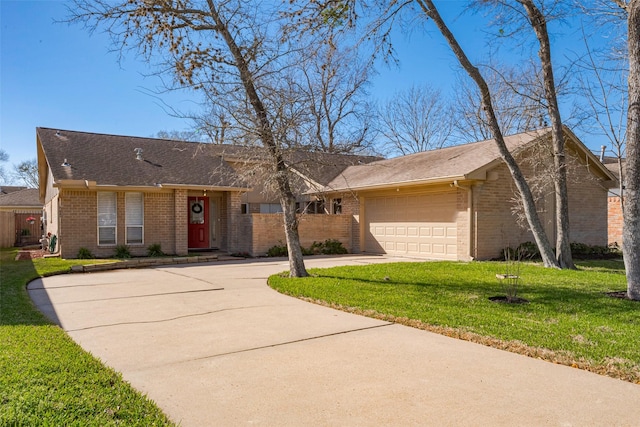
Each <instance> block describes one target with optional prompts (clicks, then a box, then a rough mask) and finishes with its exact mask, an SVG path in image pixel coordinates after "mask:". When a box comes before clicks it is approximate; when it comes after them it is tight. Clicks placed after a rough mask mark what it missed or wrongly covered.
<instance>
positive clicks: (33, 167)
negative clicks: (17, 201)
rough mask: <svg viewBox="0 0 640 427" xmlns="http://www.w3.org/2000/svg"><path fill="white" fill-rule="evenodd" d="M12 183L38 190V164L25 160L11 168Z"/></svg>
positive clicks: (34, 160)
mask: <svg viewBox="0 0 640 427" xmlns="http://www.w3.org/2000/svg"><path fill="white" fill-rule="evenodd" d="M13 176H14V181H18V182H23V183H24V185H26V186H27V187H29V188H38V185H39V184H38V182H39V178H38V162H37V161H36V159H32V160H25V161H23V162H20V163H18V164H17V165H14V166H13Z"/></svg>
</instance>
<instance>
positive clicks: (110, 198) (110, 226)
mask: <svg viewBox="0 0 640 427" xmlns="http://www.w3.org/2000/svg"><path fill="white" fill-rule="evenodd" d="M117 222H118V213H117V200H116V193H115V192H112V191H108V192H107V191H100V192H98V245H115V244H116V226H117Z"/></svg>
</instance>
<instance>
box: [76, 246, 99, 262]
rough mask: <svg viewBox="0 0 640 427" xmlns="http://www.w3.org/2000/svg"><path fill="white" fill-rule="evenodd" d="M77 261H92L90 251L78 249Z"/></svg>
mask: <svg viewBox="0 0 640 427" xmlns="http://www.w3.org/2000/svg"><path fill="white" fill-rule="evenodd" d="M76 258H78V259H93V258H95V256H93V254H92V253H91V251H90V250H89V249H87V248H80V249H78V255H76Z"/></svg>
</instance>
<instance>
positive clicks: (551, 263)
mask: <svg viewBox="0 0 640 427" xmlns="http://www.w3.org/2000/svg"><path fill="white" fill-rule="evenodd" d="M416 7H417V8H418V10H419V11H420V12H418V11H416V10H415V8H416ZM405 9H408V10H410V11H411V12H413V13H412V15H413V16H414V17H417V15H416V14H417V13H422V14H424V16H426V17H427V18H429V19H431V20H432V21H433V23H434V24H435V25H436V26H437V28H438V30H439V31H440V33H442V35H443V36H444V38H445V40H446V41H447V43H448V44H449V47H450V48H451V50H452V51H453V53H454V55H455V57H456V58H457V60H458V61H459V63H460V65H461V66H462V68H463V69H464V70H465V71H466V72H467V73H468V74H469V76H470V77H471V79H472V80H473V81H474V82H475V83H476V85H477V86H478V89H479V91H480V94H481V99H482V104H481V105H482V109H483V112H484V114H485V116H486V118H487V123H488V124H489V128H490V129H491V134H492V135H493V139H494V140H495V143H496V145H497V147H498V150H499V152H500V156H501V158H502V159H503V161H504V162H505V164H506V165H507V168H508V169H509V171H510V173H511V176H512V178H513V181H514V183H515V185H516V188H517V189H518V191H519V193H520V195H521V197H522V200H523V206H524V211H525V215H526V218H527V222H528V223H529V227H530V229H531V232H532V233H533V236H534V239H535V241H536V244H537V245H538V248H539V250H540V254H541V256H542V261H543V263H544V265H545V266H546V267H555V268H558V267H559V264H558V262H557V260H556V259H555V255H554V253H553V248H552V247H551V244H550V243H549V239H548V238H547V236H546V234H545V232H544V228H543V225H542V222H541V221H540V218H539V216H538V213H537V212H536V205H535V200H534V198H533V195H532V193H531V190H530V188H529V186H528V184H527V181H526V180H525V178H524V175H523V173H522V171H521V169H520V167H519V166H518V164H517V162H516V161H515V159H514V157H513V155H512V154H511V153H510V152H509V150H508V149H507V146H506V144H505V141H504V136H503V133H502V130H501V128H500V124H499V123H498V119H497V116H496V113H495V110H494V107H493V102H492V96H491V92H490V90H489V86H488V85H487V82H486V80H485V79H484V77H483V76H482V74H481V73H480V71H479V69H478V68H477V67H476V66H474V65H473V64H472V63H471V61H470V60H469V58H468V57H467V55H466V53H465V52H464V50H463V49H462V47H461V46H460V44H459V43H458V41H457V39H456V38H455V36H454V35H453V33H452V32H451V31H450V30H449V28H448V27H447V25H446V24H445V22H444V20H443V19H442V17H441V15H440V13H439V12H438V10H437V8H436V7H435V5H434V3H433V1H431V0H415V1H407V2H396V1H392V2H381V1H380V2H377V1H376V0H372V1H371V2H370V3H369V2H366V1H364V0H363V1H362V3H361V4H360V3H358V1H357V0H351V1H347V2H345V1H341V0H336V1H327V2H322V3H319V2H316V1H315V0H309V2H308V3H305V4H304V5H303V6H301V7H300V9H299V10H297V11H296V12H295V13H294V16H295V17H296V22H297V23H298V24H299V25H300V26H301V27H303V28H304V29H305V30H307V31H315V30H317V28H318V27H322V26H332V25H356V24H355V23H356V22H357V19H358V16H359V15H360V13H359V12H363V13H369V14H370V15H369V16H368V19H370V22H371V24H370V25H369V26H368V28H367V29H366V33H367V35H366V36H365V37H366V38H371V39H373V41H374V42H375V43H377V46H383V47H386V48H383V49H382V51H383V52H389V51H392V48H391V47H390V46H389V37H390V34H391V28H392V27H393V25H394V23H395V22H396V20H397V19H399V18H398V16H399V15H400V14H401V13H402V11H403V10H405Z"/></svg>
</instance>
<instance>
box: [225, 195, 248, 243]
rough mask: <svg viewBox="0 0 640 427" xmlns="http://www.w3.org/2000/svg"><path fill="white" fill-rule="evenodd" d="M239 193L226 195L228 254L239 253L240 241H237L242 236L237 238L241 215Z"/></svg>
mask: <svg viewBox="0 0 640 427" xmlns="http://www.w3.org/2000/svg"><path fill="white" fill-rule="evenodd" d="M241 194H242V193H240V192H239V191H230V192H228V193H227V198H226V199H227V204H226V207H227V209H226V210H227V212H226V214H227V251H229V252H232V253H233V252H238V251H240V246H241V245H240V241H239V239H241V238H243V237H244V236H239V235H238V234H239V232H238V226H239V224H238V222H239V218H238V217H239V216H240V215H241V214H242V213H241V212H242V210H241V207H240V205H241V199H240V195H241Z"/></svg>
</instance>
